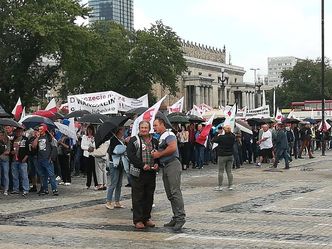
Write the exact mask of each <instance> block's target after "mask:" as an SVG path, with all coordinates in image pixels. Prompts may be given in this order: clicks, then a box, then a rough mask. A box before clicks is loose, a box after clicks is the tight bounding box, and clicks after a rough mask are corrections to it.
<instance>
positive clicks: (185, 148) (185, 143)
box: [177, 125, 189, 170]
mask: <svg viewBox="0 0 332 249" xmlns="http://www.w3.org/2000/svg"><path fill="white" fill-rule="evenodd" d="M177 138H178V142H179V150H180V156H181V163H182V169H183V170H186V169H187V168H188V166H189V131H187V129H186V127H185V126H184V125H183V126H181V131H180V132H178V134H177Z"/></svg>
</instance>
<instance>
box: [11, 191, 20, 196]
mask: <svg viewBox="0 0 332 249" xmlns="http://www.w3.org/2000/svg"><path fill="white" fill-rule="evenodd" d="M11 194H12V195H18V194H19V192H18V191H12V192H11Z"/></svg>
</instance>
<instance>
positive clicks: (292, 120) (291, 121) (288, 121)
mask: <svg viewBox="0 0 332 249" xmlns="http://www.w3.org/2000/svg"><path fill="white" fill-rule="evenodd" d="M282 123H284V124H298V123H300V120H298V119H296V118H285V119H284V120H282Z"/></svg>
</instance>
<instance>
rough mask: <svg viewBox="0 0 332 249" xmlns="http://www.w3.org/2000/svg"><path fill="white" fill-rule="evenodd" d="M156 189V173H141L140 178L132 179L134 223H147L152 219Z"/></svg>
mask: <svg viewBox="0 0 332 249" xmlns="http://www.w3.org/2000/svg"><path fill="white" fill-rule="evenodd" d="M155 189H156V173H155V172H141V174H140V176H139V177H134V176H132V177H131V195H132V204H133V222H134V224H136V223H137V222H146V221H148V220H149V219H150V218H151V210H152V205H153V195H154V191H155Z"/></svg>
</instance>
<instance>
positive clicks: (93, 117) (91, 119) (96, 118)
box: [78, 113, 110, 124]
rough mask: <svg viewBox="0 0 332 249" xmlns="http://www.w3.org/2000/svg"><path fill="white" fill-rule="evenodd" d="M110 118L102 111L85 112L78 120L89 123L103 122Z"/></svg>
mask: <svg viewBox="0 0 332 249" xmlns="http://www.w3.org/2000/svg"><path fill="white" fill-rule="evenodd" d="M108 120H110V118H109V117H108V116H106V115H103V114H100V113H93V114H85V115H84V116H83V117H81V118H80V119H79V120H78V121H79V122H80V123H89V124H102V123H105V122H107V121H108Z"/></svg>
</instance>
